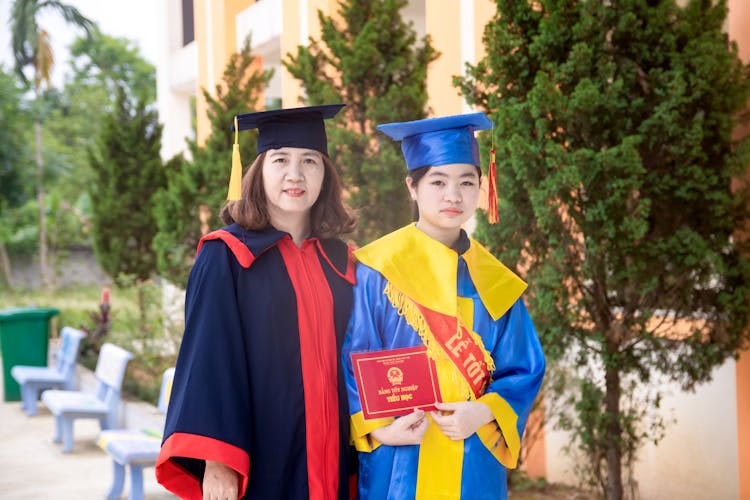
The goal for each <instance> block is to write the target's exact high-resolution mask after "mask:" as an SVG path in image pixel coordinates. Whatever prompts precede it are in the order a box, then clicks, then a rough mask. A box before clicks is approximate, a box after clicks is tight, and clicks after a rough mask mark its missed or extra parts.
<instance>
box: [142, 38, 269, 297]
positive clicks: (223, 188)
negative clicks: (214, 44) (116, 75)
mask: <svg viewBox="0 0 750 500" xmlns="http://www.w3.org/2000/svg"><path fill="white" fill-rule="evenodd" d="M254 59H255V56H254V55H253V54H252V52H251V50H250V40H247V41H246V42H245V44H244V46H243V47H242V49H241V50H240V52H239V53H236V54H233V55H232V57H231V58H230V60H229V63H228V64H227V67H226V69H225V70H224V77H223V79H222V82H221V83H220V84H219V85H217V86H216V97H213V96H211V94H209V93H208V92H206V91H205V90H204V91H203V96H204V98H205V99H206V103H207V104H208V118H209V120H210V121H211V134H210V135H209V137H208V139H207V140H206V142H205V143H204V144H199V142H198V141H197V140H191V141H188V148H189V151H190V154H191V157H192V160H183V159H182V158H179V157H178V158H174V159H173V160H171V161H170V162H169V164H168V166H167V169H166V174H167V189H166V190H165V191H163V192H162V193H159V194H158V196H157V198H156V207H155V217H156V222H157V225H158V232H157V234H156V237H155V238H154V248H155V250H156V252H157V255H158V269H159V273H160V274H161V275H162V276H164V277H165V278H167V279H169V280H170V281H172V282H174V283H175V284H178V285H181V286H183V287H184V286H185V285H186V283H187V277H188V274H189V272H190V268H191V267H192V265H193V260H194V257H195V249H196V247H197V245H198V241H199V240H200V238H201V237H202V236H203V234H204V233H205V231H206V229H216V228H218V227H221V225H222V223H221V219H220V218H219V212H220V209H221V207H222V205H223V204H224V201H225V200H226V197H227V188H228V185H229V173H230V167H231V165H232V143H233V142H234V133H233V132H232V131H231V125H232V119H233V118H234V116H235V115H238V114H240V113H247V112H252V111H260V103H259V102H258V101H259V99H260V96H261V92H262V91H263V89H264V88H265V86H266V85H267V84H268V81H269V80H270V79H271V75H272V73H271V72H270V71H265V72H262V71H259V70H258V69H255V68H253V61H254ZM256 134H257V133H256V132H254V131H251V132H249V133H248V132H243V133H242V134H241V136H240V154H241V157H242V160H243V161H244V162H245V163H246V165H249V164H250V163H252V161H253V160H255V157H256V153H255V151H256V144H255V143H256V137H257V135H256Z"/></svg>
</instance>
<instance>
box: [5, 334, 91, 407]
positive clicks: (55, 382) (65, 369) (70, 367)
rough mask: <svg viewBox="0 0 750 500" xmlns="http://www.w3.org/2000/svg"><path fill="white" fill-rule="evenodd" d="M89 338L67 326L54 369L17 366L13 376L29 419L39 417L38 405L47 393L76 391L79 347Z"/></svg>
mask: <svg viewBox="0 0 750 500" xmlns="http://www.w3.org/2000/svg"><path fill="white" fill-rule="evenodd" d="M85 336H86V334H85V333H83V332H82V331H80V330H76V329H75V328H71V327H69V326H66V327H65V328H63V329H62V332H61V333H60V350H59V351H58V352H57V359H56V362H55V366H54V367H48V366H25V365H16V366H14V367H13V368H11V369H10V374H11V375H12V376H13V378H14V379H15V380H16V382H18V385H19V386H20V387H21V408H22V409H24V410H25V411H26V414H27V415H28V416H30V417H32V416H34V415H36V406H37V405H36V403H37V401H38V400H39V396H40V395H41V393H42V391H45V390H47V389H65V390H69V391H71V390H73V389H75V375H76V362H77V361H78V351H79V349H78V346H79V345H80V343H81V339H82V338H83V337H85Z"/></svg>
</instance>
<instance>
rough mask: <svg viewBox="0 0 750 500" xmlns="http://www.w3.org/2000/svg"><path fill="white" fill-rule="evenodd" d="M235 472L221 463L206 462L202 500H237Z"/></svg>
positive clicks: (237, 481)
mask: <svg viewBox="0 0 750 500" xmlns="http://www.w3.org/2000/svg"><path fill="white" fill-rule="evenodd" d="M238 483H239V478H238V476H237V472H235V470H234V469H232V468H231V467H227V466H226V465H224V464H223V463H221V462H213V461H211V460H206V472H205V473H204V474H203V500H237V497H238V496H239V494H238V488H239V486H238Z"/></svg>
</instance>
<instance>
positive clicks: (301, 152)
mask: <svg viewBox="0 0 750 500" xmlns="http://www.w3.org/2000/svg"><path fill="white" fill-rule="evenodd" d="M324 174H325V166H324V164H323V155H322V154H321V153H319V152H318V151H315V150H314V149H305V148H280V149H270V150H268V151H267V152H266V157H265V159H264V160H263V188H264V189H265V192H266V199H267V202H268V213H269V215H270V217H271V222H272V223H273V222H274V221H275V220H280V218H287V217H290V216H292V217H296V216H308V215H309V214H310V209H311V208H312V206H313V205H314V204H315V201H316V200H317V199H318V195H319V194H320V190H321V188H322V187H323V177H324Z"/></svg>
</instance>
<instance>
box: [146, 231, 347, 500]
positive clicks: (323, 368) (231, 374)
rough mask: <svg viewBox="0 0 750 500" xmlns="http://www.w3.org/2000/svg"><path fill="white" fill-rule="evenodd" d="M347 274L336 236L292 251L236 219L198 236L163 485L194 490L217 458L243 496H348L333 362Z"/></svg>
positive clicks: (196, 493)
mask: <svg viewBox="0 0 750 500" xmlns="http://www.w3.org/2000/svg"><path fill="white" fill-rule="evenodd" d="M353 282H354V268H353V265H352V262H351V259H350V255H349V249H348V247H347V246H346V245H345V244H344V243H343V242H341V241H339V240H318V239H316V238H311V239H309V240H307V241H305V242H304V243H303V245H302V247H301V248H297V247H296V246H295V245H294V243H293V242H292V241H291V238H290V236H289V235H288V234H286V233H282V232H280V231H276V230H275V229H272V228H271V229H268V230H265V231H247V230H244V229H242V228H241V227H240V226H238V225H236V224H234V225H231V226H228V227H226V228H224V229H223V230H220V231H217V232H214V233H211V235H209V236H207V237H206V238H204V240H203V241H202V246H201V247H199V253H198V255H197V258H196V262H195V265H194V267H193V269H192V271H191V273H190V278H189V281H188V286H187V293H186V299H185V334H184V337H183V340H182V344H181V347H180V352H179V356H178V360H177V367H176V373H175V379H174V385H173V389H172V395H171V398H170V403H169V409H168V412H167V419H166V427H165V432H164V442H163V445H162V451H161V454H160V456H159V460H158V462H157V466H156V475H157V479H158V480H159V482H160V483H162V484H163V485H164V486H165V487H167V488H168V489H170V490H171V491H173V492H174V493H176V494H178V495H179V496H181V497H183V498H201V487H200V483H201V480H202V475H203V471H204V468H205V460H215V461H220V462H222V463H225V464H226V465H229V466H230V467H232V468H234V469H235V470H236V471H237V472H238V473H239V474H240V477H241V485H240V486H241V492H243V494H242V495H241V497H242V498H262V499H271V498H273V499H290V500H291V499H295V500H296V499H301V498H308V497H310V496H311V495H312V496H313V497H317V498H339V499H344V498H347V496H348V485H347V480H348V460H349V457H348V449H349V433H348V429H349V424H348V418H349V413H348V408H347V402H346V401H347V400H346V395H345V384H344V382H343V376H342V370H341V364H340V362H339V361H340V352H341V351H340V349H341V345H342V342H343V338H344V333H345V329H346V324H347V320H348V317H349V311H350V309H351V304H352V291H351V287H352V284H353ZM311 346H312V347H311ZM325 349H328V351H326V350H325ZM311 350H322V351H321V352H323V353H326V352H327V353H328V354H327V355H323V356H321V355H320V354H319V353H314V352H312V353H311V352H309V351H311ZM321 436H322V437H321ZM313 441H314V442H316V443H321V445H320V446H319V447H317V446H316V448H314V449H311V447H310V445H309V443H308V442H313ZM318 448H320V449H318ZM332 457H333V458H332ZM336 457H337V458H336ZM332 460H333V461H334V462H333V463H332V462H331V461H332ZM310 467H312V469H313V470H314V472H310V470H309V468H310ZM331 485H332V486H331ZM311 492H312V493H311ZM315 492H317V493H315ZM321 492H322V493H321ZM331 492H332V493H331Z"/></svg>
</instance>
